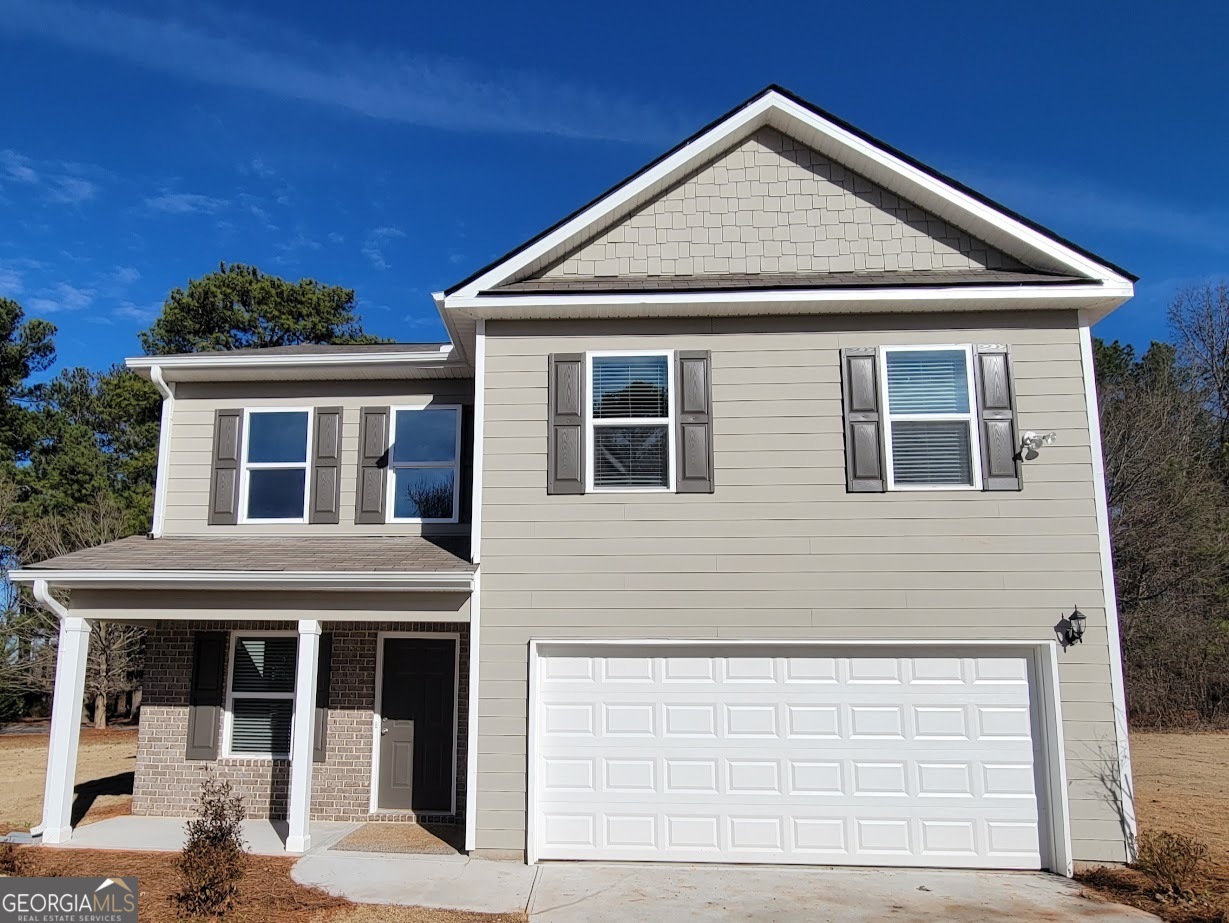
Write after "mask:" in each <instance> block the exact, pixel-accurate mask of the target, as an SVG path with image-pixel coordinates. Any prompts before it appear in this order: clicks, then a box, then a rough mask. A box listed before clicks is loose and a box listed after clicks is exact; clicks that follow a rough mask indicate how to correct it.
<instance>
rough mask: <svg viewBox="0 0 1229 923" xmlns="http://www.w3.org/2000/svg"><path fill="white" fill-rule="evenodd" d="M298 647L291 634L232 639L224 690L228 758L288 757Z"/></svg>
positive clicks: (244, 636) (295, 639) (241, 636)
mask: <svg viewBox="0 0 1229 923" xmlns="http://www.w3.org/2000/svg"><path fill="white" fill-rule="evenodd" d="M298 646H299V642H298V638H296V637H294V636H292V635H238V636H236V637H235V640H234V644H233V647H232V653H231V657H232V660H231V672H230V690H229V693H230V709H229V710H230V740H229V745H228V752H229V753H230V754H231V755H232V756H263V757H286V756H289V754H290V724H291V718H292V717H293V714H294V674H295V660H296V657H297V654H298Z"/></svg>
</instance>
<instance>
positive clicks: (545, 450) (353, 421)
mask: <svg viewBox="0 0 1229 923" xmlns="http://www.w3.org/2000/svg"><path fill="white" fill-rule="evenodd" d="M1133 282H1134V277H1132V276H1131V275H1130V274H1128V273H1126V272H1125V271H1123V270H1121V269H1119V268H1117V267H1115V266H1114V265H1112V264H1111V263H1108V262H1106V261H1105V260H1103V259H1101V258H1099V257H1097V256H1094V255H1093V254H1091V253H1089V252H1087V251H1085V250H1083V249H1081V248H1079V247H1077V246H1076V245H1074V244H1072V243H1070V242H1068V241H1066V240H1063V239H1062V238H1060V237H1058V236H1057V235H1055V234H1054V233H1052V232H1050V231H1048V230H1046V229H1045V228H1042V227H1040V226H1038V225H1037V224H1035V223H1033V222H1030V221H1029V220H1027V219H1025V218H1023V217H1021V216H1020V215H1017V214H1015V213H1013V212H1011V211H1009V210H1007V209H1005V208H1004V207H1002V206H1001V205H998V204H996V203H994V202H992V201H990V200H989V199H987V198H985V197H984V196H981V195H979V194H978V193H976V192H974V191H973V190H971V189H968V188H966V187H964V186H962V185H961V184H959V183H957V182H956V181H954V180H952V179H950V178H948V177H946V176H944V175H942V174H940V173H938V172H937V171H935V170H933V169H931V168H930V167H927V166H926V165H924V164H922V163H919V162H918V161H916V160H914V159H912V158H910V157H909V156H907V155H905V154H903V153H901V152H900V151H897V150H895V149H893V148H891V147H889V146H887V145H885V144H884V143H883V142H881V141H878V140H876V139H874V138H872V137H869V136H868V135H866V134H865V133H863V132H861V131H859V130H858V129H856V128H854V127H853V126H851V125H848V124H846V123H844V122H842V121H840V120H839V119H836V118H834V117H833V116H831V115H829V114H827V113H825V112H823V111H822V110H819V109H817V108H816V107H814V106H812V105H810V104H809V103H807V102H805V101H803V100H801V99H798V98H796V97H794V96H792V95H791V94H789V93H787V92H785V91H783V90H780V89H777V88H769V89H768V90H765V91H764V92H762V93H760V94H759V95H757V96H755V97H754V98H752V99H750V100H748V101H747V102H746V103H743V104H742V105H740V106H739V107H738V108H736V109H734V110H733V111H732V112H730V113H728V114H727V115H725V116H722V117H721V118H720V119H718V120H717V121H715V122H713V123H712V124H710V125H709V126H707V127H705V128H704V129H702V130H701V131H700V132H698V133H697V134H695V135H694V136H692V137H691V138H689V139H687V140H686V141H685V142H683V143H682V144H680V145H679V146H678V147H676V148H675V149H673V150H671V151H669V152H668V153H666V154H664V155H663V156H662V157H661V158H659V159H658V160H656V161H654V162H653V163H651V164H649V165H648V166H646V167H645V168H644V169H642V170H641V171H639V172H638V173H636V174H635V175H634V176H631V177H629V178H628V179H626V180H624V181H623V182H621V183H619V184H618V185H617V186H615V187H614V188H612V189H611V190H609V191H608V192H605V193H603V194H602V195H600V196H599V197H598V198H596V199H594V200H593V201H592V202H591V203H590V204H588V205H586V206H584V207H583V208H581V209H580V210H579V211H577V212H575V213H574V214H573V215H571V216H569V217H567V218H565V219H563V220H562V221H561V222H560V223H559V224H557V225H555V226H554V227H552V228H549V229H547V230H546V231H544V232H542V233H541V234H540V235H538V236H537V237H535V238H534V239H533V240H531V241H528V242H526V243H525V244H523V245H521V246H520V247H518V248H516V249H515V250H513V251H512V252H511V253H509V254H508V255H507V256H505V257H503V258H501V259H499V260H498V261H496V262H495V263H493V264H491V265H490V266H487V267H485V268H484V269H481V270H479V271H478V272H476V273H475V274H474V275H472V276H470V277H469V278H467V279H465V280H464V281H463V282H461V283H459V284H458V285H456V286H454V287H453V288H452V289H450V290H448V291H447V292H442V293H439V294H438V295H437V296H436V303H437V306H438V308H439V311H440V314H441V316H442V318H443V320H444V323H445V326H446V328H447V330H448V333H449V337H450V342H449V343H448V344H444V345H439V344H425V345H424V344H402V345H391V346H366V347H363V346H328V347H326V346H304V347H292V348H286V349H270V350H264V351H243V350H239V351H234V352H224V353H206V354H198V355H185V356H161V357H147V358H141V359H133V360H130V361H129V365H130V366H131V367H133V368H135V369H137V370H139V371H140V372H141V373H142V374H144V375H148V376H149V377H150V378H151V379H152V380H153V381H154V382H155V383H156V384H157V385H158V387H159V388H160V389H161V391H162V393H163V395H164V397H165V401H164V413H163V426H162V444H161V455H160V464H159V478H158V484H157V493H156V514H155V521H154V526H153V532H152V534H151V536H149V537H148V538H147V537H137V538H130V539H125V540H123V541H120V542H116V543H113V544H110V545H106V546H103V547H100V548H95V549H91V550H88V551H82V552H79V553H76V554H72V555H68V556H66V557H62V558H58V559H55V560H52V561H45V562H43V563H41V564H37V565H34V566H32V567H30V568H28V569H26V570H23V571H21V572H19V573H16V574H15V575H14V578H15V579H19V580H28V581H32V582H33V584H34V587H35V593H36V595H37V596H38V598H39V599H40V600H42V601H43V602H44V603H45V604H46V605H47V606H49V607H50V608H52V609H54V610H55V611H56V612H58V614H59V615H60V617H61V619H62V623H61V624H62V631H61V640H60V648H59V665H58V671H57V687H56V698H55V707H54V720H53V727H52V745H51V746H52V749H51V759H50V764H49V767H48V775H47V792H46V809H45V815H44V828H45V829H44V832H43V838H44V840H45V841H47V842H62V841H64V840H66V839H67V838H68V837H69V836H70V835H71V828H70V814H69V809H70V803H71V794H72V780H73V768H74V764H75V757H76V753H75V751H76V738H77V720H78V717H79V712H80V700H81V695H82V689H83V683H84V678H83V677H84V669H85V657H86V645H87V642H88V627H89V620H91V619H115V620H124V621H140V622H141V623H143V624H145V625H147V626H148V636H147V637H148V642H147V643H148V655H147V668H146V676H145V690H144V702H145V704H144V707H143V713H142V717H141V728H140V741H139V746H138V756H137V767H136V782H135V794H134V801H133V810H134V812H135V813H137V814H163V815H183V814H185V813H187V812H188V810H189V808H190V806H191V803H192V801H193V799H194V797H195V795H196V793H197V790H198V787H199V782H200V781H201V780H202V779H203V778H204V777H205V775H206V773H209V772H212V773H213V774H214V775H216V776H219V777H223V778H226V779H229V780H231V781H232V782H233V783H234V785H235V786H236V788H237V790H238V791H239V792H240V793H241V794H242V795H243V796H244V797H245V800H246V803H247V805H248V809H249V811H250V812H252V813H253V814H254V815H256V816H262V815H263V816H270V817H280V818H285V819H286V820H287V822H288V827H289V831H290V832H289V838H288V840H287V844H286V845H287V849H288V850H289V851H291V852H301V851H303V850H305V849H306V848H308V846H309V845H310V821H311V820H313V819H346V820H362V821H368V820H384V821H388V822H401V823H408V822H413V821H415V820H421V819H423V818H425V817H429V818H431V819H435V820H440V819H453V820H455V821H457V822H461V821H463V822H464V824H465V830H466V848H467V849H469V850H470V851H471V852H472V853H474V854H475V855H480V856H488V857H504V858H516V859H527V860H528V861H536V860H540V859H603V860H610V859H629V860H640V861H645V860H661V861H688V862H692V861H718V862H755V863H809V864H821V865H831V864H860V865H925V866H952V867H993V868H1048V869H1052V870H1055V871H1058V872H1060V873H1069V872H1070V870H1071V867H1072V864H1073V862H1074V861H1079V860H1110V861H1115V860H1117V861H1121V860H1123V859H1125V858H1127V856H1128V852H1129V849H1130V842H1131V838H1132V835H1133V830H1134V818H1133V810H1132V804H1131V786H1130V775H1129V759H1128V748H1127V736H1126V720H1125V709H1124V700H1123V688H1122V673H1121V654H1120V646H1119V634H1118V623H1117V617H1116V612H1115V605H1114V585H1113V575H1112V567H1111V562H1110V555H1109V539H1108V527H1107V509H1106V501H1105V485H1104V472H1103V468H1102V461H1101V450H1100V435H1099V430H1098V423H1097V411H1096V406H1097V405H1096V398H1095V388H1094V382H1093V369H1092V347H1091V336H1090V325H1091V324H1093V323H1094V322H1095V321H1097V320H1098V319H1100V318H1102V317H1104V316H1105V315H1106V314H1107V313H1108V312H1109V311H1111V310H1113V309H1114V308H1115V307H1117V306H1118V305H1120V304H1122V303H1123V302H1124V301H1126V300H1127V299H1128V298H1130V297H1131V294H1132V291H1133ZM1050 432H1054V433H1056V434H1057V440H1056V441H1055V442H1054V444H1048V443H1047V441H1046V440H1045V439H1043V438H1041V436H1042V435H1043V434H1048V433H1050ZM65 589H66V590H70V591H71V595H70V597H69V601H68V603H67V606H65V605H62V604H61V603H60V602H57V601H56V599H55V598H54V597H53V596H52V595H51V592H52V591H53V590H65ZM1077 606H1078V608H1079V610H1080V612H1081V613H1083V614H1084V615H1086V617H1087V620H1086V628H1085V627H1084V625H1085V623H1084V622H1082V621H1081V620H1080V619H1079V618H1077V619H1074V620H1072V619H1070V618H1068V617H1069V616H1071V615H1072V614H1073V610H1074V609H1075V608H1076V607H1077ZM1060 619H1063V620H1064V621H1063V622H1062V623H1061V624H1060V626H1059V630H1058V633H1057V634H1056V628H1055V625H1056V622H1058V621H1059V620H1060ZM1081 631H1082V640H1081V639H1080V638H1078V635H1079V634H1080V632H1081ZM1077 640H1080V643H1074V642H1075V641H1077ZM1060 642H1061V643H1060Z"/></svg>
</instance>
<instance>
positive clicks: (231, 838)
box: [171, 779, 248, 917]
mask: <svg viewBox="0 0 1229 923" xmlns="http://www.w3.org/2000/svg"><path fill="white" fill-rule="evenodd" d="M245 815H246V812H245V810H244V807H243V799H242V798H240V797H239V796H238V795H235V794H233V793H232V792H231V787H230V783H229V782H218V781H216V780H215V779H207V780H206V781H205V783H204V784H203V785H202V786H201V796H200V801H199V802H198V804H197V808H196V819H195V820H190V821H188V825H187V832H188V840H187V842H186V843H185V844H184V848H183V852H182V853H181V854H180V856H179V858H177V859H176V860H175V871H176V872H177V873H178V875H179V889H178V890H177V891H175V893H173V894H172V895H171V900H172V901H173V902H174V903H175V904H176V905H177V906H178V908H179V912H180V913H181V914H182V915H184V916H202V917H220V916H223V915H224V914H226V913H227V912H229V911H230V910H232V909H233V908H234V906H235V903H236V901H237V900H238V897H239V882H240V880H242V878H243V874H244V872H245V871H246V869H247V861H248V854H247V848H246V844H245V843H244V842H243V836H242V827H241V825H242V823H243V818H244V816H245Z"/></svg>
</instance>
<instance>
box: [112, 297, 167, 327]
mask: <svg viewBox="0 0 1229 923" xmlns="http://www.w3.org/2000/svg"><path fill="white" fill-rule="evenodd" d="M161 311H162V305H160V304H151V305H149V306H147V307H141V306H140V305H135V304H133V303H132V302H131V301H121V302H120V303H119V305H118V306H117V307H116V308H115V310H113V311H112V312H111V314H112V316H113V317H118V318H119V319H120V320H135V321H140V322H141V323H146V322H148V321H152V320H153V319H154V318H155V317H157V316H158V315H159V313H161Z"/></svg>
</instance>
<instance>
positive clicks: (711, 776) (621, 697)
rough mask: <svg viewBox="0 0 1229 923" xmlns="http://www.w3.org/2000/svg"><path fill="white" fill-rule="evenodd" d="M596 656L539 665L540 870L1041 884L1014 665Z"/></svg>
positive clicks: (985, 659) (1004, 661) (1024, 709)
mask: <svg viewBox="0 0 1229 923" xmlns="http://www.w3.org/2000/svg"><path fill="white" fill-rule="evenodd" d="M595 650H597V649H596V648H593V647H590V648H589V649H587V650H581V649H576V650H575V652H573V650H569V649H563V650H559V651H556V652H555V653H552V654H551V655H550V656H543V657H541V659H540V660H539V661H538V667H537V670H536V690H535V693H534V696H533V698H534V702H533V721H534V728H533V735H534V741H533V755H532V757H531V758H532V759H533V761H534V771H533V776H534V778H533V781H532V790H533V796H534V797H533V804H532V805H531V810H532V812H533V832H532V837H533V841H534V845H535V853H536V857H537V858H539V859H603V860H606V859H627V860H642V861H643V860H667V861H679V862H705V861H710V862H768V863H798V864H819V865H830V864H854V865H901V866H960V867H982V868H1039V867H1040V866H1041V856H1040V849H1039V832H1038V828H1039V822H1038V821H1039V818H1038V786H1037V784H1036V781H1035V772H1034V764H1035V763H1037V764H1040V763H1041V762H1042V760H1041V759H1040V756H1039V754H1037V753H1035V752H1034V749H1035V748H1034V738H1035V736H1037V735H1036V734H1035V732H1034V721H1033V716H1032V714H1031V709H1030V681H1029V668H1028V660H1027V659H1026V657H1025V656H1023V655H1011V654H1009V655H1005V656H926V657H909V656H890V657H888V656H882V655H877V656H872V655H867V656H846V655H844V653H843V652H840V653H838V654H837V655H835V656H816V649H815V648H809V649H799V650H798V652H797V656H794V655H793V653H792V652H791V651H790V650H784V651H782V652H781V655H780V656H756V655H744V654H741V653H738V652H734V651H733V650H732V649H726V650H725V651H723V650H722V649H720V648H710V649H707V650H704V651H703V652H702V653H703V655H702V656H697V655H696V654H697V653H698V652H699V651H698V649H697V651H691V650H687V652H686V654H685V655H681V654H680V652H679V651H678V649H673V650H671V651H670V655H669V656H662V655H661V649H660V648H659V649H656V650H650V649H647V648H646V649H645V650H644V651H642V652H641V653H643V654H644V656H636V655H635V654H636V651H635V650H630V651H629V650H623V651H622V652H621V653H620V654H619V655H616V656H611V655H608V654H606V653H601V654H598V653H594V651H595ZM606 650H610V649H609V648H607V649H606ZM744 650H746V649H745V648H744Z"/></svg>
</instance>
